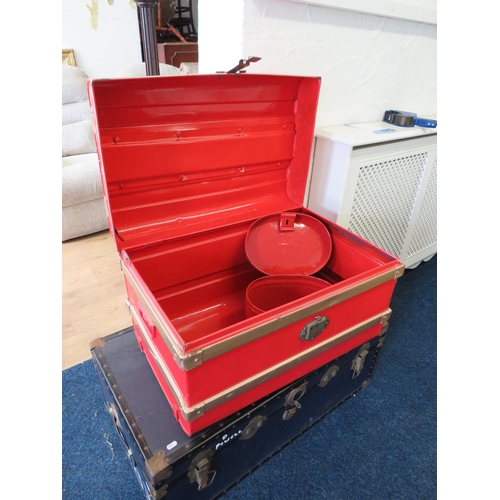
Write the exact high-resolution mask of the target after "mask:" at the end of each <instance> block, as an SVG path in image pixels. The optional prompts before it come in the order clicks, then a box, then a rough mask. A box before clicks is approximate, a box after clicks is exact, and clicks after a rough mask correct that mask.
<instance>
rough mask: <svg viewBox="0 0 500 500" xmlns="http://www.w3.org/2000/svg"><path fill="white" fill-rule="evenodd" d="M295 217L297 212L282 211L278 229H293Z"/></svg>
mask: <svg viewBox="0 0 500 500" xmlns="http://www.w3.org/2000/svg"><path fill="white" fill-rule="evenodd" d="M296 217H297V214H294V213H293V212H285V213H282V214H281V217H280V231H294V230H295V218H296Z"/></svg>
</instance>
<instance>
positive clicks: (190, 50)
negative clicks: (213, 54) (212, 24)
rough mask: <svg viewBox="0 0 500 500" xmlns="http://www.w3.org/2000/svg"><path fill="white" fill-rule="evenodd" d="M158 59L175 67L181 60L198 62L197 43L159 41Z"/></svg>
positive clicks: (178, 65)
mask: <svg viewBox="0 0 500 500" xmlns="http://www.w3.org/2000/svg"><path fill="white" fill-rule="evenodd" d="M158 61H159V62H161V63H165V64H170V65H172V66H176V67H177V68H179V67H180V65H181V63H183V62H198V44H197V43H194V42H187V43H183V42H167V43H159V44H158Z"/></svg>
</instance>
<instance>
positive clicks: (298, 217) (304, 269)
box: [245, 212, 332, 276]
mask: <svg viewBox="0 0 500 500" xmlns="http://www.w3.org/2000/svg"><path fill="white" fill-rule="evenodd" d="M245 250H246V255H247V258H248V260H249V261H250V263H251V264H252V265H253V266H254V267H255V268H256V269H258V270H259V271H261V272H262V273H264V274H267V275H274V276H275V275H282V274H288V275H301V276H308V275H311V274H314V273H315V272H317V271H319V270H320V269H321V268H322V267H324V266H325V264H326V263H327V262H328V260H329V259H330V256H331V253H332V240H331V237H330V233H329V232H328V230H327V228H326V226H325V225H324V224H323V223H322V222H321V221H319V220H318V219H316V218H315V217H312V216H310V215H306V214H302V213H295V212H284V213H280V214H274V215H269V216H267V217H263V218H261V219H258V220H256V221H255V222H254V223H253V224H252V225H251V226H250V228H249V230H248V233H247V236H246V240H245Z"/></svg>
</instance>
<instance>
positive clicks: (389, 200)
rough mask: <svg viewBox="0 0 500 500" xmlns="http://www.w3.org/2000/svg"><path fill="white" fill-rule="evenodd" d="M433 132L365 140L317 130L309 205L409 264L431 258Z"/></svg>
mask: <svg viewBox="0 0 500 500" xmlns="http://www.w3.org/2000/svg"><path fill="white" fill-rule="evenodd" d="M377 124H378V122H377ZM382 127H383V128H384V129H387V124H385V123H384V124H383V125H382ZM341 128H347V127H341ZM419 130H422V129H419ZM404 132H406V134H408V130H407V129H406V130H405V131H404ZM404 132H403V131H402V133H404ZM433 132H434V133H429V134H428V135H425V136H424V137H421V136H420V137H409V138H404V139H401V140H393V141H389V140H385V141H384V140H381V139H380V137H377V141H378V142H376V143H374V144H366V143H363V144H361V145H355V144H346V142H348V141H346V140H345V137H342V139H343V142H341V141H339V140H335V137H333V138H332V137H329V136H326V137H325V136H324V135H323V136H322V135H319V134H317V137H316V146H315V153H314V158H313V168H312V174H311V179H310V187H309V196H308V199H307V206H308V208H309V209H311V210H312V211H313V212H316V213H318V214H320V215H323V216H324V217H326V218H328V219H330V220H333V221H334V222H337V223H338V224H339V225H341V226H343V227H346V228H347V229H349V230H350V231H352V232H354V233H356V234H358V235H359V236H361V237H363V238H365V239H366V240H368V241H370V242H372V243H374V244H375V245H377V246H379V247H380V248H383V249H384V250H386V251H387V252H389V253H391V254H392V255H395V256H397V257H398V258H399V259H400V260H401V261H402V262H404V263H405V265H406V267H408V268H412V267H416V266H417V265H418V264H419V263H420V262H421V261H422V260H428V259H430V258H431V257H432V256H433V255H434V254H435V253H436V252H437V154H436V149H437V144H436V138H437V135H436V133H435V130H434V131H433ZM392 137H394V135H392V136H391V138H392ZM369 138H370V137H369Z"/></svg>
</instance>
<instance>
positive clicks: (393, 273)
mask: <svg viewBox="0 0 500 500" xmlns="http://www.w3.org/2000/svg"><path fill="white" fill-rule="evenodd" d="M121 268H122V270H123V272H124V274H125V275H126V277H127V279H128V281H129V282H130V285H131V286H132V288H133V289H134V291H135V293H136V294H137V296H138V297H139V299H140V301H141V306H142V307H144V309H145V311H146V312H147V314H148V315H149V317H150V319H151V321H153V323H154V325H155V326H156V328H157V330H158V333H159V334H160V335H161V337H162V338H163V340H164V341H165V344H166V345H167V347H168V348H169V349H170V351H171V353H172V356H173V358H174V360H175V362H176V363H177V365H178V366H179V368H180V369H181V370H183V371H188V370H191V369H193V368H196V367H197V366H199V365H201V364H202V363H203V362H204V361H208V360H209V359H212V358H215V357H217V356H220V355H221V354H224V353H226V352H228V351H231V350H233V349H235V348H237V347H240V346H242V345H244V344H246V343H248V342H252V341H254V340H256V339H259V338H261V337H264V336H265V335H268V334H270V333H272V332H274V331H276V330H279V329H281V328H284V327H286V326H289V325H291V324H293V323H295V322H297V321H300V320H302V319H304V318H307V317H309V316H311V315H313V314H316V313H319V312H321V311H323V310H324V309H327V308H329V307H332V306H334V305H336V304H339V303H341V302H343V301H345V300H348V299H350V298H352V297H355V296H356V295H359V294H361V293H363V292H366V291H368V290H371V289H372V288H375V287H377V286H379V285H382V284H383V283H386V282H387V281H390V280H395V279H398V278H399V277H401V276H402V275H403V272H404V265H403V264H400V263H399V264H398V266H397V267H395V268H392V269H389V270H388V271H386V272H384V273H383V274H380V275H378V276H375V277H373V278H371V279H369V280H366V281H364V282H363V283H359V284H358V285H355V286H353V287H351V288H349V289H347V290H342V291H340V292H336V293H334V294H333V295H331V296H329V297H327V298H325V299H323V300H320V301H318V302H315V303H314V304H311V305H309V306H307V307H304V308H302V309H300V310H298V311H293V312H291V313H288V314H286V315H284V316H281V317H279V318H276V319H275V320H273V321H269V322H268V323H266V324H264V325H260V326H257V327H255V328H250V329H249V330H246V331H245V332H243V333H240V334H239V335H234V336H232V337H230V338H228V339H225V340H221V341H220V342H217V343H216V344H213V345H211V346H208V347H205V348H203V349H200V350H198V351H194V352H188V353H186V352H184V351H183V349H182V347H181V346H179V344H178V343H177V342H176V340H175V336H174V335H173V333H172V331H171V328H169V327H168V326H167V325H166V324H165V323H164V322H163V321H162V319H161V318H160V317H159V316H158V314H156V312H155V311H154V310H153V308H152V307H151V305H150V304H149V302H148V300H146V298H145V296H144V294H143V293H142V290H141V289H140V288H139V286H138V285H137V283H136V282H135V280H134V278H133V277H132V275H131V273H130V270H129V269H127V266H126V265H125V263H122V265H121Z"/></svg>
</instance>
